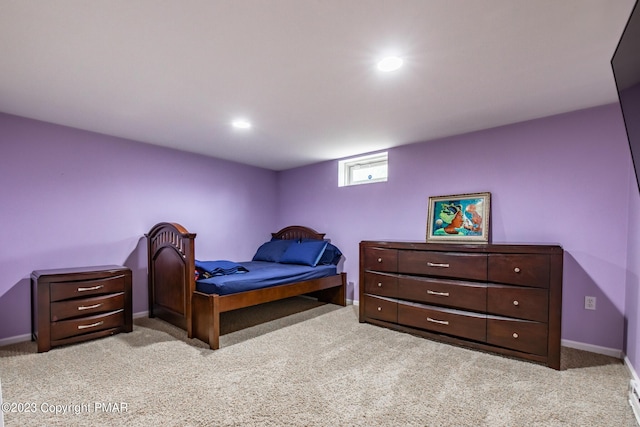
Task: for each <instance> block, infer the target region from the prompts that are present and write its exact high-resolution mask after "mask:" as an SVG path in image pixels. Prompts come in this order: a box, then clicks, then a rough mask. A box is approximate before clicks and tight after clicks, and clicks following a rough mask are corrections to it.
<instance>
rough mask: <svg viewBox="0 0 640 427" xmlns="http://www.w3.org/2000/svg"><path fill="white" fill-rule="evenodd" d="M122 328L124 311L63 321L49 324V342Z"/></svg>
mask: <svg viewBox="0 0 640 427" xmlns="http://www.w3.org/2000/svg"><path fill="white" fill-rule="evenodd" d="M122 326H124V310H118V311H112V312H109V313H104V314H98V315H96V316H88V317H82V318H78V319H72V320H63V321H61V322H55V323H52V324H51V340H53V341H56V340H61V339H63V338H68V337H72V336H77V335H81V334H86V333H90V332H96V331H102V330H104V329H110V328H118V327H122Z"/></svg>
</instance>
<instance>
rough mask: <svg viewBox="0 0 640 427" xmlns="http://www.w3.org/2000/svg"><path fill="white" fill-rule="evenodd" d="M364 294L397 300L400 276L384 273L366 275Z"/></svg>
mask: <svg viewBox="0 0 640 427" xmlns="http://www.w3.org/2000/svg"><path fill="white" fill-rule="evenodd" d="M364 292H365V293H367V294H372V295H380V296H383V297H390V298H396V297H397V293H398V276H394V275H391V274H384V273H370V272H366V273H364Z"/></svg>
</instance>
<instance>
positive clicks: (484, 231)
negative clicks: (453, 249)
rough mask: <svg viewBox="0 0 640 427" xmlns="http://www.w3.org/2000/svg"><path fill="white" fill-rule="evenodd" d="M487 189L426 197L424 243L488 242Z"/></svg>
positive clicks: (488, 211) (489, 199)
mask: <svg viewBox="0 0 640 427" xmlns="http://www.w3.org/2000/svg"><path fill="white" fill-rule="evenodd" d="M490 213H491V193H471V194H458V195H452V196H437V197H429V210H428V212H427V243H437V242H446V243H454V242H464V243H489V215H490Z"/></svg>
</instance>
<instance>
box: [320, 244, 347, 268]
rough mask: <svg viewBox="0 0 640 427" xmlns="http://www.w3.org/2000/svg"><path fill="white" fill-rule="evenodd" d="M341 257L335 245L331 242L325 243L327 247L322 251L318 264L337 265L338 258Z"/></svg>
mask: <svg viewBox="0 0 640 427" xmlns="http://www.w3.org/2000/svg"><path fill="white" fill-rule="evenodd" d="M341 257H342V252H340V249H338V248H337V247H336V246H334V245H332V244H331V243H327V247H326V249H325V250H324V252H323V253H322V256H321V257H320V261H318V264H321V265H338V263H339V262H340V258H341Z"/></svg>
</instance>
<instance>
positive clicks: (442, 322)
mask: <svg viewBox="0 0 640 427" xmlns="http://www.w3.org/2000/svg"><path fill="white" fill-rule="evenodd" d="M427 322H432V323H438V324H440V325H448V324H449V322H448V321H446V320H436V319H432V318H431V317H427Z"/></svg>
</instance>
